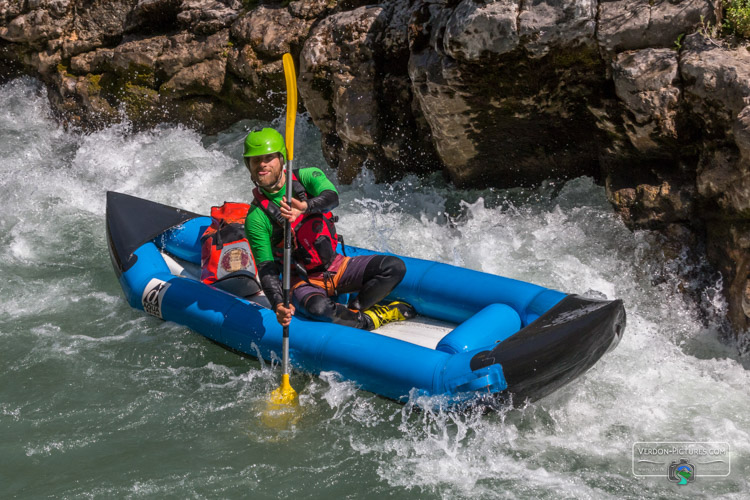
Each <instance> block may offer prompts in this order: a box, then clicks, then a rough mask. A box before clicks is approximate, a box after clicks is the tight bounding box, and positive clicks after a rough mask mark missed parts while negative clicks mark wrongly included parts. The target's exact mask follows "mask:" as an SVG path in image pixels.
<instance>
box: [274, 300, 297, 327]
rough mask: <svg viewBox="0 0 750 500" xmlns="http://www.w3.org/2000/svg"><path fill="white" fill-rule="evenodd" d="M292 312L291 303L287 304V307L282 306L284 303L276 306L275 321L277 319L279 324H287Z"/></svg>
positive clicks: (290, 319) (289, 321)
mask: <svg viewBox="0 0 750 500" xmlns="http://www.w3.org/2000/svg"><path fill="white" fill-rule="evenodd" d="M293 314H294V306H293V305H292V304H289V309H287V308H286V307H284V304H279V305H277V306H276V321H278V322H279V324H280V325H281V326H289V323H291V321H292V315H293Z"/></svg>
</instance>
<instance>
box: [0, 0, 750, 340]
mask: <svg viewBox="0 0 750 500" xmlns="http://www.w3.org/2000/svg"><path fill="white" fill-rule="evenodd" d="M716 12H717V4H716V2H713V1H711V0H634V1H624V0H524V1H522V0H496V1H491V0H393V1H389V2H383V3H379V4H373V3H369V2H366V1H362V0H296V1H291V2H290V1H283V0H253V1H243V0H110V1H104V0H28V1H11V0H0V76H3V77H6V78H7V77H8V75H11V74H16V73H18V72H26V73H30V74H34V75H36V76H38V77H40V78H41V79H42V80H43V81H44V82H45V83H46V84H47V85H48V87H49V89H50V93H49V94H50V99H51V101H52V104H53V106H54V108H55V109H56V110H57V111H58V112H59V116H60V119H61V120H62V121H63V122H65V123H68V124H73V125H76V126H80V127H82V128H84V129H86V128H96V127H101V126H104V125H106V124H109V123H112V122H116V121H119V120H122V119H123V118H124V117H127V118H128V119H129V120H131V122H132V123H133V124H134V126H136V127H150V126H153V125H155V124H157V123H160V122H164V121H167V122H181V123H187V124H190V125H191V126H194V127H196V128H199V129H200V130H202V131H204V132H215V131H218V130H220V129H222V128H225V127H226V126H228V125H230V124H231V123H233V122H235V121H237V120H239V119H242V118H247V117H253V118H257V119H264V120H270V119H272V118H276V117H278V116H279V115H280V114H281V109H282V106H283V104H284V77H283V72H282V68H281V62H280V58H281V55H282V54H283V53H285V52H290V53H292V55H293V57H294V59H295V61H297V63H298V68H299V69H298V75H299V82H298V83H299V90H300V99H301V109H303V110H305V111H307V112H308V113H309V116H310V118H311V119H312V120H313V121H314V122H315V124H316V125H317V126H318V127H319V128H320V130H321V132H322V141H323V144H322V146H323V151H324V153H325V155H326V158H327V160H328V161H329V162H330V163H331V164H332V166H334V167H336V168H338V169H339V174H340V179H341V180H342V181H344V182H346V181H349V180H352V179H353V178H354V177H355V176H356V175H357V174H358V173H359V172H360V170H361V168H362V165H366V166H368V167H369V168H372V169H373V171H374V172H375V174H376V177H377V178H379V179H391V178H393V177H395V176H398V175H400V174H403V173H405V172H418V173H422V172H428V171H435V170H442V171H443V172H444V173H445V175H446V176H447V177H449V178H450V179H451V180H453V182H454V183H456V184H457V185H459V186H487V185H492V186H516V185H524V184H533V183H536V182H539V181H541V180H543V179H548V178H568V177H574V176H580V175H591V176H593V177H595V178H596V179H598V180H600V181H601V182H602V183H603V184H604V185H605V186H606V189H607V194H608V196H609V198H610V200H611V201H612V203H613V205H614V207H615V209H616V210H617V211H618V213H620V214H621V215H622V217H623V219H624V220H625V221H626V223H628V224H629V225H630V226H631V227H634V228H637V227H648V228H653V229H657V230H660V231H662V233H663V234H665V235H666V237H667V238H671V239H673V240H684V241H685V242H689V243H690V244H691V245H692V242H694V241H702V242H704V243H705V247H706V249H707V255H708V257H709V259H710V260H711V262H712V263H713V264H714V265H715V266H716V267H717V268H718V269H720V270H721V271H722V273H723V274H724V283H725V286H726V292H727V297H728V299H729V304H730V307H729V311H730V312H729V315H730V317H731V319H732V321H733V324H734V325H735V327H737V329H746V328H747V327H748V326H749V325H748V316H747V313H748V311H750V306H749V305H748V304H750V299H748V297H750V293H749V292H748V290H750V284H749V283H750V282H749V281H748V279H749V278H750V256H748V248H750V244H749V243H748V241H750V52H748V48H747V44H746V43H740V42H736V41H735V42H733V43H731V44H730V43H727V41H719V40H716V39H713V38H712V37H711V33H712V31H711V29H710V28H711V26H712V23H713V24H714V25H715V23H716ZM680 228H681V229H680ZM680 235H682V236H680ZM687 235H689V236H687Z"/></svg>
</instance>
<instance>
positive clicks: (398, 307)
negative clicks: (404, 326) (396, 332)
mask: <svg viewBox="0 0 750 500" xmlns="http://www.w3.org/2000/svg"><path fill="white" fill-rule="evenodd" d="M362 312H364V313H365V314H366V315H367V316H368V317H369V318H370V319H371V320H372V324H373V327H372V329H373V330H377V329H378V328H380V327H381V326H383V325H385V324H386V323H391V322H393V321H404V320H406V319H410V318H413V317H414V316H416V315H417V311H415V310H414V308H413V307H412V306H411V305H409V304H407V303H406V302H403V301H400V300H396V301H393V302H391V303H390V304H388V305H387V306H382V305H379V304H375V305H374V306H372V307H371V308H369V309H367V310H366V311H362Z"/></svg>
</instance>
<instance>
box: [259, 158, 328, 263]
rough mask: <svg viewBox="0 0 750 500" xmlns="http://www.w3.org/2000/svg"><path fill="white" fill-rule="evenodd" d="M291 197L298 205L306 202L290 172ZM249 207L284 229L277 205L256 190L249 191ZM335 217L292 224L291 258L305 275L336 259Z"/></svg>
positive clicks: (303, 216)
mask: <svg viewBox="0 0 750 500" xmlns="http://www.w3.org/2000/svg"><path fill="white" fill-rule="evenodd" d="M292 193H293V197H294V198H297V199H298V200H300V201H307V198H308V195H307V192H306V191H305V187H304V186H303V185H302V183H301V182H300V181H299V179H297V175H296V173H295V172H292ZM253 196H254V197H255V199H254V200H253V205H256V206H259V207H260V208H262V209H263V211H264V212H265V213H266V215H268V218H269V219H271V221H273V222H276V224H278V225H279V226H281V227H284V223H285V222H286V219H284V217H282V215H281V210H280V209H279V207H278V205H276V204H275V203H273V202H272V201H271V200H269V199H268V197H267V196H266V195H264V194H263V193H262V192H261V190H260V189H258V188H257V187H256V188H255V189H253ZM336 219H337V218H336V217H334V215H333V214H332V213H331V212H326V213H324V214H301V215H300V216H299V217H297V220H295V221H294V222H292V257H293V258H294V260H295V261H296V262H297V263H298V264H301V265H302V267H304V268H305V271H307V272H308V273H315V272H319V271H325V270H326V269H328V266H330V265H331V263H332V262H333V260H334V259H335V258H336V246H337V245H338V242H339V237H338V234H337V233H336V226H335V225H334V222H335V221H336ZM282 251H283V242H281V243H280V244H279V245H278V246H277V248H276V249H275V252H274V253H275V254H276V256H277V257H280V256H281V255H282Z"/></svg>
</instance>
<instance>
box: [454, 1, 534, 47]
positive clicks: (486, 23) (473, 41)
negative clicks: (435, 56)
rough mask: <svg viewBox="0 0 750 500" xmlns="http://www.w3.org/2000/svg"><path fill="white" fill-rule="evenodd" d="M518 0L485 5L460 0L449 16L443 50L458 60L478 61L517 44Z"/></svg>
mask: <svg viewBox="0 0 750 500" xmlns="http://www.w3.org/2000/svg"><path fill="white" fill-rule="evenodd" d="M519 3H520V2H519V0H498V1H496V2H491V3H488V4H486V5H482V4H478V3H477V2H475V1H474V0H463V1H462V2H461V3H460V4H458V7H456V8H455V10H453V11H452V12H451V14H450V17H449V18H448V22H447V24H446V26H445V36H444V38H443V50H444V51H445V53H446V54H447V55H448V56H450V57H452V58H454V59H457V60H461V61H466V62H477V61H479V60H480V59H482V58H483V57H487V56H494V55H501V54H505V53H507V52H510V51H512V50H514V49H515V48H516V47H518V42H519V36H518V25H517V20H518V11H519Z"/></svg>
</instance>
